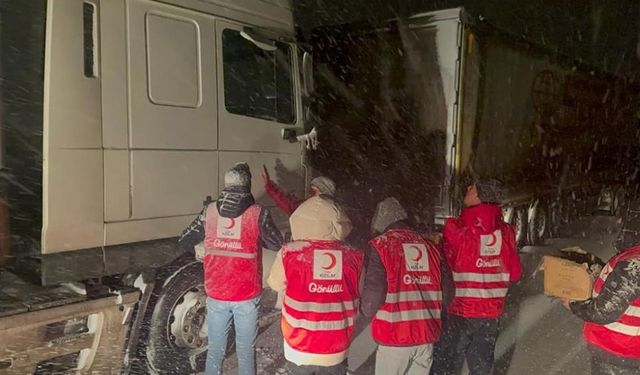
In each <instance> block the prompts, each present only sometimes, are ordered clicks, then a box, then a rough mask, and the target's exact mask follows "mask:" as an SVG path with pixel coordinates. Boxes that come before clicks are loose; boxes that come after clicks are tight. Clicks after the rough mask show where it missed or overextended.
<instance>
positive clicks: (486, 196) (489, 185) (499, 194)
mask: <svg viewBox="0 0 640 375" xmlns="http://www.w3.org/2000/svg"><path fill="white" fill-rule="evenodd" d="M476 190H477V191H478V198H480V201H481V202H482V203H496V204H500V203H502V202H503V201H504V199H505V196H506V192H505V190H504V186H503V184H502V182H501V181H498V180H496V179H487V180H478V181H476Z"/></svg>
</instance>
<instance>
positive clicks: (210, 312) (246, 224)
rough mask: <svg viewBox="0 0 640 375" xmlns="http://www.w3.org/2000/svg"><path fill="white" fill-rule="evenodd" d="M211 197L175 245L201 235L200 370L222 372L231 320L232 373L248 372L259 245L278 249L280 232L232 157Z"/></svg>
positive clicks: (252, 356)
mask: <svg viewBox="0 0 640 375" xmlns="http://www.w3.org/2000/svg"><path fill="white" fill-rule="evenodd" d="M224 184H225V187H224V189H223V191H222V193H221V194H220V197H219V198H218V200H216V201H215V202H213V203H211V204H208V205H207V206H206V207H205V208H204V210H203V211H202V213H201V214H200V215H199V216H198V217H197V218H196V219H195V220H194V222H193V223H191V225H190V226H189V227H187V229H186V230H185V231H184V232H183V233H182V236H181V237H180V240H179V245H180V246H181V247H183V248H190V249H193V246H195V245H196V244H197V243H199V242H201V241H202V240H204V245H205V255H204V284H205V290H206V292H207V296H208V297H209V298H207V329H208V340H209V348H208V352H207V364H206V371H205V374H207V375H215V374H218V375H219V374H221V373H222V360H223V359H224V356H225V351H226V346H227V334H228V333H229V328H230V327H231V322H232V321H233V323H234V326H235V333H236V352H237V354H238V373H239V374H240V375H254V374H255V373H256V364H255V340H256V336H257V333H258V303H259V302H260V295H261V292H262V248H263V247H265V248H267V249H270V250H278V249H279V248H280V246H281V245H282V235H281V233H280V232H279V231H278V229H277V228H276V227H275V225H274V223H273V220H272V219H271V216H270V214H269V211H268V210H267V209H266V208H263V207H260V206H259V205H257V204H255V201H254V199H253V195H251V172H250V170H249V166H248V165H247V164H246V163H238V164H236V165H235V166H234V167H233V168H231V169H230V170H229V171H228V172H227V173H226V174H225V176H224Z"/></svg>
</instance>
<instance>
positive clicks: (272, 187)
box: [262, 165, 336, 215]
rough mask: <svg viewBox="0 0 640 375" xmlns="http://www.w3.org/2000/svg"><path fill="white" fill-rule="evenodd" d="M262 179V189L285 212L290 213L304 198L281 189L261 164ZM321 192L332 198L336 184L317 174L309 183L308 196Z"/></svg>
mask: <svg viewBox="0 0 640 375" xmlns="http://www.w3.org/2000/svg"><path fill="white" fill-rule="evenodd" d="M262 181H263V182H264V191H265V192H266V193H267V195H268V196H269V197H270V198H271V200H273V202H274V203H275V204H276V206H278V208H279V209H281V210H282V212H284V213H285V214H287V215H291V214H292V213H293V211H295V210H296V208H298V206H300V204H302V202H304V199H302V198H299V197H296V196H295V195H294V194H287V193H285V192H284V191H282V189H281V188H280V187H279V186H278V185H276V183H275V182H273V181H272V180H271V178H270V177H269V172H268V171H267V167H265V166H264V165H263V166H262ZM321 194H322V195H326V196H328V197H332V198H333V196H334V195H335V194H336V184H335V183H334V182H333V181H332V180H331V179H330V178H328V177H325V176H318V177H316V178H314V179H313V180H311V182H310V183H309V196H310V197H315V196H316V195H321Z"/></svg>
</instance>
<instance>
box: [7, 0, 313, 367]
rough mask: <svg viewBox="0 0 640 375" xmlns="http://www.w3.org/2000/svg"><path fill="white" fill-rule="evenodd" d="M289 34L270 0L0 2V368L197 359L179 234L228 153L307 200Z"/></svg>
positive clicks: (195, 288) (192, 274)
mask: <svg viewBox="0 0 640 375" xmlns="http://www.w3.org/2000/svg"><path fill="white" fill-rule="evenodd" d="M294 39H295V38H294V27H293V16H292V10H291V7H290V4H289V3H288V2H287V1H284V0H269V1H267V0H242V1H235V0H207V1H200V0H167V1H164V0H162V1H156V0H30V1H3V2H2V3H1V4H0V56H1V57H0V78H1V79H0V99H1V100H0V114H1V115H0V126H1V132H0V143H1V145H2V148H1V149H2V152H1V154H0V155H1V156H0V167H1V172H0V176H1V177H2V178H1V191H0V194H1V208H0V218H1V220H0V237H1V238H2V240H1V241H0V242H1V246H0V247H1V249H0V254H1V257H2V268H1V269H0V337H2V340H0V372H1V373H15V374H26V373H38V374H44V373H63V372H66V371H75V372H79V373H119V372H136V373H140V372H141V373H144V372H147V371H150V372H154V373H161V374H170V373H180V374H184V373H193V372H195V371H198V370H201V369H202V367H203V364H204V358H205V355H206V345H207V337H206V321H205V318H206V311H205V303H204V302H205V298H206V297H205V294H204V288H203V271H202V265H201V263H200V262H198V261H197V260H196V259H195V257H194V254H193V252H190V251H188V252H183V251H181V250H180V249H178V248H177V246H176V236H178V235H179V234H180V232H181V231H182V230H183V229H184V228H185V227H186V225H187V224H188V223H189V222H190V221H191V220H192V219H193V218H194V217H195V216H196V215H197V214H198V213H199V212H200V210H201V209H202V202H203V200H205V199H206V197H207V196H214V197H215V196H217V194H218V191H219V190H220V189H221V187H222V185H223V182H224V179H223V176H224V173H225V171H226V170H227V169H228V168H229V167H231V166H232V165H233V164H234V163H235V162H238V161H246V162H248V163H249V165H250V166H251V168H252V170H253V172H254V173H253V176H254V177H253V192H254V195H255V197H256V200H257V201H258V202H260V203H263V204H265V205H272V203H271V202H270V201H268V199H266V196H265V194H264V191H263V189H262V183H261V181H260V180H259V172H258V171H259V170H260V168H262V165H263V164H264V165H266V166H267V167H268V168H269V169H270V170H271V174H272V176H275V177H276V178H277V179H278V182H279V183H280V184H281V185H282V186H283V187H284V188H285V189H286V190H289V191H294V192H297V193H298V194H303V193H304V191H305V190H304V188H305V183H306V180H307V174H308V172H307V169H306V166H305V160H304V154H303V152H302V151H303V150H302V148H301V146H300V145H299V144H297V143H295V142H288V141H286V140H283V135H282V134H283V133H285V134H289V136H290V135H291V134H293V135H295V134H299V133H300V132H301V129H302V128H303V117H304V116H303V103H302V91H303V87H302V77H301V72H302V70H301V69H300V68H299V65H301V64H302V60H303V58H302V56H303V53H302V51H301V50H299V49H298V48H297V47H296V45H295V43H294ZM293 139H295V137H293ZM274 213H276V212H275V210H274ZM276 218H277V220H276V221H278V222H279V223H280V224H282V229H283V231H284V230H286V218H285V217H284V216H283V215H280V216H279V219H278V216H277V215H276ZM265 257H266V259H265V261H266V262H267V263H268V262H269V257H271V258H273V257H274V255H273V254H269V252H266V253H265ZM267 269H268V268H267Z"/></svg>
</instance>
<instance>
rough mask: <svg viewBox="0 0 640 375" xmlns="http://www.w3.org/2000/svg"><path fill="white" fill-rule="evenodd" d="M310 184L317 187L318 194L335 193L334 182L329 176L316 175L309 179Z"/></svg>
mask: <svg viewBox="0 0 640 375" xmlns="http://www.w3.org/2000/svg"><path fill="white" fill-rule="evenodd" d="M310 185H311V186H315V187H317V188H318V191H320V194H324V195H328V196H330V197H333V196H334V195H336V184H335V183H334V182H333V181H332V180H331V179H330V178H329V177H325V176H318V177H316V178H314V179H313V180H311V183H310Z"/></svg>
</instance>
